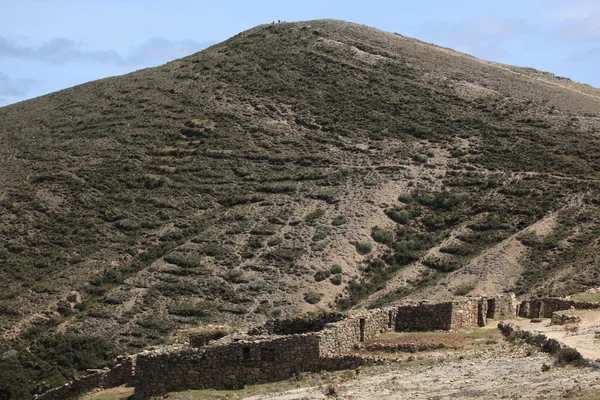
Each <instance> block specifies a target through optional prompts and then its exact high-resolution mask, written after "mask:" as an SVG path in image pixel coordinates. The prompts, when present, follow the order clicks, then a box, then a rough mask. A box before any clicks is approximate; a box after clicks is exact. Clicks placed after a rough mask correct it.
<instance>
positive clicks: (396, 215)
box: [386, 210, 410, 225]
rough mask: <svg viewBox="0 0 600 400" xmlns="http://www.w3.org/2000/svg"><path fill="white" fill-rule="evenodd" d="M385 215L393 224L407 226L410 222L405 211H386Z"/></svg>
mask: <svg viewBox="0 0 600 400" xmlns="http://www.w3.org/2000/svg"><path fill="white" fill-rule="evenodd" d="M386 215H387V216H388V217H389V218H390V219H391V220H392V221H394V222H396V223H398V224H402V225H406V224H408V222H409V221H410V215H409V214H408V213H407V212H406V211H400V210H388V211H386Z"/></svg>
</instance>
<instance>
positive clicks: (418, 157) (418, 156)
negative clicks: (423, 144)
mask: <svg viewBox="0 0 600 400" xmlns="http://www.w3.org/2000/svg"><path fill="white" fill-rule="evenodd" d="M412 159H413V161H416V162H418V163H421V164H425V163H426V162H427V161H429V159H428V158H427V156H426V155H425V154H415V155H414V156H413V158H412Z"/></svg>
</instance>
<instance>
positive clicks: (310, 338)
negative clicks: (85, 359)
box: [37, 293, 523, 400]
mask: <svg viewBox="0 0 600 400" xmlns="http://www.w3.org/2000/svg"><path fill="white" fill-rule="evenodd" d="M517 306H518V304H517V301H516V297H515V295H514V294H513V293H510V294H504V295H498V296H495V297H490V298H461V299H457V300H453V301H448V302H443V303H432V302H418V303H412V304H404V305H400V306H396V307H389V308H380V309H374V310H368V311H367V310H364V311H353V312H351V313H350V314H349V315H343V314H334V313H332V314H322V315H320V316H317V317H313V318H308V317H300V318H293V319H283V320H269V321H267V323H266V324H265V325H263V326H261V327H257V328H252V329H250V331H249V332H248V334H243V335H229V336H226V337H224V338H221V339H218V340H215V341H213V342H210V343H208V344H207V345H206V346H202V347H197V348H188V349H185V350H177V351H170V352H169V351H160V350H155V351H144V352H142V353H140V354H137V355H136V356H134V357H133V358H132V360H134V361H131V362H129V363H128V364H127V366H128V367H127V368H128V369H127V371H128V373H129V376H127V374H123V373H122V370H123V367H122V366H121V365H120V368H121V370H120V371H121V373H119V375H118V376H120V377H121V376H123V377H122V378H119V379H113V380H111V381H110V382H107V381H102V380H101V379H98V378H97V377H95V375H89V376H88V377H84V378H81V379H79V380H78V381H77V383H72V384H71V385H69V384H67V385H65V386H63V387H60V388H57V389H54V390H52V391H50V392H47V393H44V394H42V395H40V396H37V399H43V400H47V399H52V400H54V399H67V398H74V397H76V396H77V395H78V394H80V393H83V392H84V391H85V390H90V389H93V388H95V387H98V386H102V387H105V388H106V387H112V386H119V385H121V384H125V383H127V384H130V385H133V386H135V394H134V399H138V400H142V399H149V398H150V397H152V396H157V395H161V394H164V393H167V392H171V391H181V390H187V389H192V390H193V389H206V388H212V389H232V388H241V387H243V386H244V385H248V384H258V383H267V382H273V381H278V380H283V379H287V378H290V377H292V376H294V375H295V374H299V373H302V372H317V371H322V370H344V369H355V368H357V367H359V366H361V365H364V364H367V363H376V362H378V361H380V360H378V359H377V358H373V357H368V356H361V355H351V354H348V353H347V352H348V351H349V350H351V349H353V348H354V347H355V345H357V344H360V343H361V342H366V341H370V340H373V339H375V338H376V337H377V336H379V335H381V334H382V333H385V332H390V331H426V330H453V329H459V328H461V327H469V326H484V325H485V324H486V323H487V322H488V321H489V320H493V319H510V318H514V317H515V316H516V311H517V308H518V307H517ZM521 310H523V308H521ZM203 343H205V342H203ZM104 373H105V374H110V370H109V371H104ZM86 379H87V381H89V385H87V386H86V384H85V382H86ZM99 381H101V382H99ZM74 386H76V387H74ZM76 392H77V394H76Z"/></svg>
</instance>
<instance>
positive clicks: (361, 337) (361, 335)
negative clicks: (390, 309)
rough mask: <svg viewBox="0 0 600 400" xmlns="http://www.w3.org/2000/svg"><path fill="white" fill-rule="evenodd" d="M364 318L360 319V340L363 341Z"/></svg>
mask: <svg viewBox="0 0 600 400" xmlns="http://www.w3.org/2000/svg"><path fill="white" fill-rule="evenodd" d="M365 323H366V321H365V319H364V318H361V319H360V341H361V342H364V341H365Z"/></svg>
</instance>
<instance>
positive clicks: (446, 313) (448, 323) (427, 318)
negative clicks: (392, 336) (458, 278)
mask: <svg viewBox="0 0 600 400" xmlns="http://www.w3.org/2000/svg"><path fill="white" fill-rule="evenodd" d="M453 306H454V303H452V302H446V303H426V302H423V303H420V304H416V305H405V306H400V307H398V311H397V316H396V330H397V331H427V330H435V329H440V330H450V329H452V314H453V310H452V309H453Z"/></svg>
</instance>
